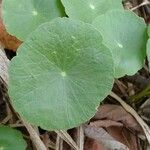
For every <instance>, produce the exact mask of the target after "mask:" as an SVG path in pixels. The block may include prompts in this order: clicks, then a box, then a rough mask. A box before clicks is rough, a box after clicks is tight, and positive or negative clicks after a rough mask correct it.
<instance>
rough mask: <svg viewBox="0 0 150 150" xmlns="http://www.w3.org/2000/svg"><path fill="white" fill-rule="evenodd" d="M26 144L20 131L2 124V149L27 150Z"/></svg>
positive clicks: (0, 143)
mask: <svg viewBox="0 0 150 150" xmlns="http://www.w3.org/2000/svg"><path fill="white" fill-rule="evenodd" d="M26 146H27V144H26V142H25V141H24V139H23V137H22V134H21V133H20V132H19V131H17V130H14V129H12V128H9V127H6V126H2V125H0V150H25V149H26Z"/></svg>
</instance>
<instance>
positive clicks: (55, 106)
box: [9, 18, 114, 130]
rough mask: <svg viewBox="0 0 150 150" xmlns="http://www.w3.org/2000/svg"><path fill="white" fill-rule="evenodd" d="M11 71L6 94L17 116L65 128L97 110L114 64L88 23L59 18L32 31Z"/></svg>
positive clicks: (109, 84)
mask: <svg viewBox="0 0 150 150" xmlns="http://www.w3.org/2000/svg"><path fill="white" fill-rule="evenodd" d="M64 27H65V28H64ZM9 75H10V83H9V94H10V96H11V98H12V103H13V106H14V108H15V109H16V111H18V112H19V114H20V115H21V116H23V117H24V118H25V119H26V120H28V121H29V122H30V123H32V124H34V125H37V126H41V127H42V128H44V129H48V130H56V129H68V128H72V127H75V126H77V125H79V124H81V123H83V122H85V121H87V120H89V118H91V117H92V116H93V115H94V114H95V112H96V109H97V107H98V106H99V103H100V102H101V101H102V100H103V99H104V98H105V97H106V96H107V95H108V94H109V92H110V91H111V89H112V85H113V78H114V77H113V75H114V66H113V59H112V55H111V52H110V50H109V49H108V48H107V47H106V46H104V44H102V37H101V35H100V33H99V32H98V31H97V30H96V29H95V28H94V27H93V26H92V25H90V24H86V23H84V22H81V21H74V20H72V19H67V18H58V19H56V20H54V21H52V22H50V23H45V24H43V25H41V26H40V27H39V28H38V29H36V31H34V32H32V34H31V35H30V36H29V37H28V38H27V40H26V41H25V42H24V43H23V44H22V45H21V47H20V48H19V49H18V55H17V56H16V57H15V59H13V60H12V62H11V64H10V68H9Z"/></svg>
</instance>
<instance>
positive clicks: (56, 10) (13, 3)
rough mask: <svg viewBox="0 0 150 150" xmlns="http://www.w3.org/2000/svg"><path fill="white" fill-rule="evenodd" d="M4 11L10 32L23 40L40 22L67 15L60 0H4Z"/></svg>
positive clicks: (5, 22)
mask: <svg viewBox="0 0 150 150" xmlns="http://www.w3.org/2000/svg"><path fill="white" fill-rule="evenodd" d="M2 12H3V21H4V24H5V26H6V29H7V30H8V32H9V33H10V34H12V35H14V36H16V37H17V38H19V39H20V40H23V41H24V40H25V39H26V38H27V36H28V35H29V34H30V33H31V32H32V31H33V30H35V29H36V28H37V27H38V26H39V25H40V24H42V23H45V22H48V21H51V20H52V19H54V18H57V17H61V16H64V15H65V14H64V9H63V6H62V4H61V2H60V0H4V1H3V3H2Z"/></svg>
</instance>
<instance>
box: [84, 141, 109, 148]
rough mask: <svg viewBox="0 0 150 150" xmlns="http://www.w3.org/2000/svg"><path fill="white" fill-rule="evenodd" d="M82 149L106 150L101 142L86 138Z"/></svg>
mask: <svg viewBox="0 0 150 150" xmlns="http://www.w3.org/2000/svg"><path fill="white" fill-rule="evenodd" d="M84 150H107V149H106V148H105V147H104V146H103V144H102V143H101V142H99V141H97V140H94V139H90V138H87V140H86V142H85V145H84Z"/></svg>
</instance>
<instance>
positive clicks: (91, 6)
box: [61, 0, 123, 23]
mask: <svg viewBox="0 0 150 150" xmlns="http://www.w3.org/2000/svg"><path fill="white" fill-rule="evenodd" d="M61 1H62V3H63V5H64V7H65V11H66V13H67V15H68V16H69V17H70V18H73V19H77V20H82V21H84V22H87V23H92V21H93V20H94V19H95V18H96V17H97V16H99V15H101V14H104V13H105V12H107V11H108V10H111V9H123V6H122V0H61Z"/></svg>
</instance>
